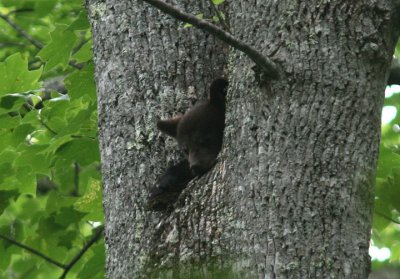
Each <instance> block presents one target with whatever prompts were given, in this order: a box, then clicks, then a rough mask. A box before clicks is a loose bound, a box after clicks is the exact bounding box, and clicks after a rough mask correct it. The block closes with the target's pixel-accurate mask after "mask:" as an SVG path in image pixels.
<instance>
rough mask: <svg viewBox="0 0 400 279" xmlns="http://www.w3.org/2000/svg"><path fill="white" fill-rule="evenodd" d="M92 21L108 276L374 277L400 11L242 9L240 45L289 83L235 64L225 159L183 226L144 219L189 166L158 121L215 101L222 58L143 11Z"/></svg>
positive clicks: (184, 213) (337, 5)
mask: <svg viewBox="0 0 400 279" xmlns="http://www.w3.org/2000/svg"><path fill="white" fill-rule="evenodd" d="M189 2H191V3H190V4H187V3H189ZM183 3H186V4H183ZM207 3H208V2H207V1H205V2H203V1H182V3H180V4H181V7H182V9H185V10H186V11H190V12H192V13H193V14H197V13H199V12H205V11H206V16H207V11H208V5H207ZM88 8H89V11H90V13H89V15H90V19H91V22H92V26H93V39H94V46H95V47H94V52H95V63H96V80H97V87H98V100H99V127H100V139H101V153H102V170H103V180H104V208H105V213H106V248H107V275H108V277H109V278H132V277H139V275H141V276H143V277H145V276H149V275H148V273H151V274H152V276H153V277H154V278H159V277H161V278H163V277H165V278H170V277H174V278H178V277H179V276H181V277H182V278H193V276H194V274H195V273H196V274H197V275H199V276H202V277H207V276H211V275H213V276H214V278H222V277H216V275H215V273H214V272H217V271H221V270H223V272H225V273H224V275H225V276H226V277H227V278H235V277H236V278H257V277H258V278H367V274H368V272H369V262H370V259H369V256H368V246H369V237H370V227H371V218H372V203H373V202H372V201H373V180H374V172H375V167H376V161H377V157H378V147H379V138H380V113H381V107H382V104H383V90H384V86H385V81H386V78H387V74H388V70H389V66H390V61H391V57H392V54H393V48H394V44H395V41H396V38H397V37H396V36H397V30H395V28H394V26H396V24H394V23H393V18H392V14H391V9H392V7H391V6H390V3H389V1H387V0H381V1H374V0H363V1H361V0H360V1H344V0H343V1H332V0H330V1H321V0H312V1H230V2H229V12H228V14H229V18H230V25H231V29H232V30H233V33H234V35H235V36H238V37H239V38H240V39H241V40H243V41H246V42H248V43H250V44H252V45H253V46H255V47H256V48H257V49H258V50H261V51H262V52H263V53H265V54H266V55H269V54H273V57H272V58H273V59H274V61H275V62H277V63H278V64H279V65H280V80H278V81H274V82H268V81H264V80H262V78H261V81H260V79H259V77H258V76H257V75H256V74H254V72H253V70H252V66H253V63H251V61H250V60H249V59H248V58H246V57H244V56H243V55H242V54H238V53H237V52H235V51H231V53H230V64H229V79H230V81H231V88H230V91H229V94H228V95H229V96H228V104H227V110H228V111H227V121H226V125H227V127H226V130H225V143H224V150H223V152H222V154H221V156H220V160H219V163H218V164H217V165H216V167H215V168H214V169H213V171H212V172H211V173H209V174H208V175H206V176H203V177H202V178H200V179H197V180H195V181H194V182H193V183H191V184H190V185H189V187H188V188H187V189H186V190H185V191H184V192H183V193H182V194H181V197H180V200H179V202H178V204H177V209H176V210H175V211H174V212H172V213H170V214H159V213H149V212H145V211H144V209H143V203H144V201H145V197H146V195H147V191H148V188H150V187H151V186H152V185H153V184H154V183H155V182H156V178H157V177H158V176H159V175H160V173H161V172H162V171H163V170H165V166H166V161H171V160H175V161H176V159H177V156H174V155H173V156H171V154H176V153H173V151H172V150H173V149H174V148H176V147H175V145H174V144H171V143H172V141H170V140H166V139H165V138H164V137H162V136H160V134H159V133H158V132H157V131H156V128H155V122H156V119H157V118H158V117H160V116H164V117H165V116H167V115H170V114H169V112H172V111H184V110H185V109H186V108H187V107H188V105H189V103H190V101H192V97H193V95H190V94H189V95H188V93H187V92H191V90H190V88H189V86H191V85H192V86H194V87H195V89H196V94H195V95H194V96H196V97H197V96H205V89H206V87H207V86H208V84H209V83H210V81H211V79H212V78H213V77H217V76H220V75H222V73H223V68H224V66H225V65H226V61H227V59H226V55H225V54H224V49H223V48H222V47H221V45H219V44H218V43H216V41H215V40H214V39H213V38H211V37H210V36H207V35H205V34H203V33H202V32H199V31H197V30H194V29H193V28H189V29H187V28H182V24H179V23H177V22H176V21H174V20H171V19H170V18H169V17H168V16H164V15H161V14H160V13H158V12H157V11H155V10H154V9H152V8H149V7H148V6H147V5H145V4H142V3H141V2H140V1H128V0H121V1H117V0H114V1H111V0H110V1H105V2H103V1H95V0H89V1H88ZM166 158H168V160H167V159H166ZM224 268H226V270H225V269H224ZM216 270H217V271H216ZM226 271H229V272H231V273H229V272H226ZM146 274H147V275H146ZM188 276H189V277H188ZM218 276H222V275H218Z"/></svg>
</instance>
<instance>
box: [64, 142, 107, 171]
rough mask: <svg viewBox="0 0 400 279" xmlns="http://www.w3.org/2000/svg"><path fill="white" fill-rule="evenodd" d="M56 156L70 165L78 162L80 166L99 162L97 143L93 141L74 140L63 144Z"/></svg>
mask: <svg viewBox="0 0 400 279" xmlns="http://www.w3.org/2000/svg"><path fill="white" fill-rule="evenodd" d="M56 154H57V155H58V156H60V157H63V158H64V159H66V160H67V161H69V162H70V163H73V162H78V163H79V164H80V165H81V166H87V165H89V164H91V163H94V162H99V161H100V155H99V147H98V141H97V140H93V139H86V138H78V139H74V140H72V141H70V142H67V143H65V144H63V145H62V146H61V147H60V148H59V149H58V150H57V152H56Z"/></svg>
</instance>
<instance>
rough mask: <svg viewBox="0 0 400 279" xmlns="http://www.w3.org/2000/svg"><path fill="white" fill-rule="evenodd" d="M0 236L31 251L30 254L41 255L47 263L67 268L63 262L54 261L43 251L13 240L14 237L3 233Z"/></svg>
mask: <svg viewBox="0 0 400 279" xmlns="http://www.w3.org/2000/svg"><path fill="white" fill-rule="evenodd" d="M0 238H2V239H4V240H6V241H8V242H10V243H11V244H14V245H15V246H18V247H21V248H23V249H25V250H27V251H29V252H31V253H32V254H34V255H36V256H38V257H41V258H43V259H45V260H46V261H48V262H49V263H52V264H54V265H56V266H58V267H61V268H64V269H65V268H67V266H66V265H64V264H62V263H59V262H57V261H55V260H53V259H51V258H49V257H48V256H46V255H45V254H43V253H41V252H39V251H37V250H35V249H33V248H31V247H29V246H26V245H24V244H22V243H19V242H18V241H16V240H14V239H11V238H9V237H7V236H4V235H1V234H0Z"/></svg>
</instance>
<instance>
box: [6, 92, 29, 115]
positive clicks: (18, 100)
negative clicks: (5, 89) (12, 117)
mask: <svg viewBox="0 0 400 279" xmlns="http://www.w3.org/2000/svg"><path fill="white" fill-rule="evenodd" d="M0 86H1V85H0ZM25 103H26V99H25V98H24V97H23V96H21V95H5V96H3V97H1V98H0V114H3V113H8V112H11V111H17V110H19V109H20V107H21V106H22V105H23V104H25Z"/></svg>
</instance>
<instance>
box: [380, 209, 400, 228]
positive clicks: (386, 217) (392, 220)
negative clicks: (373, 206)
mask: <svg viewBox="0 0 400 279" xmlns="http://www.w3.org/2000/svg"><path fill="white" fill-rule="evenodd" d="M375 214H377V215H379V216H381V217H382V218H384V219H386V220H388V221H390V222H393V223H395V224H398V225H400V222H399V221H396V220H394V219H393V218H391V217H389V216H387V215H385V214H383V213H381V212H379V211H375Z"/></svg>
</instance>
